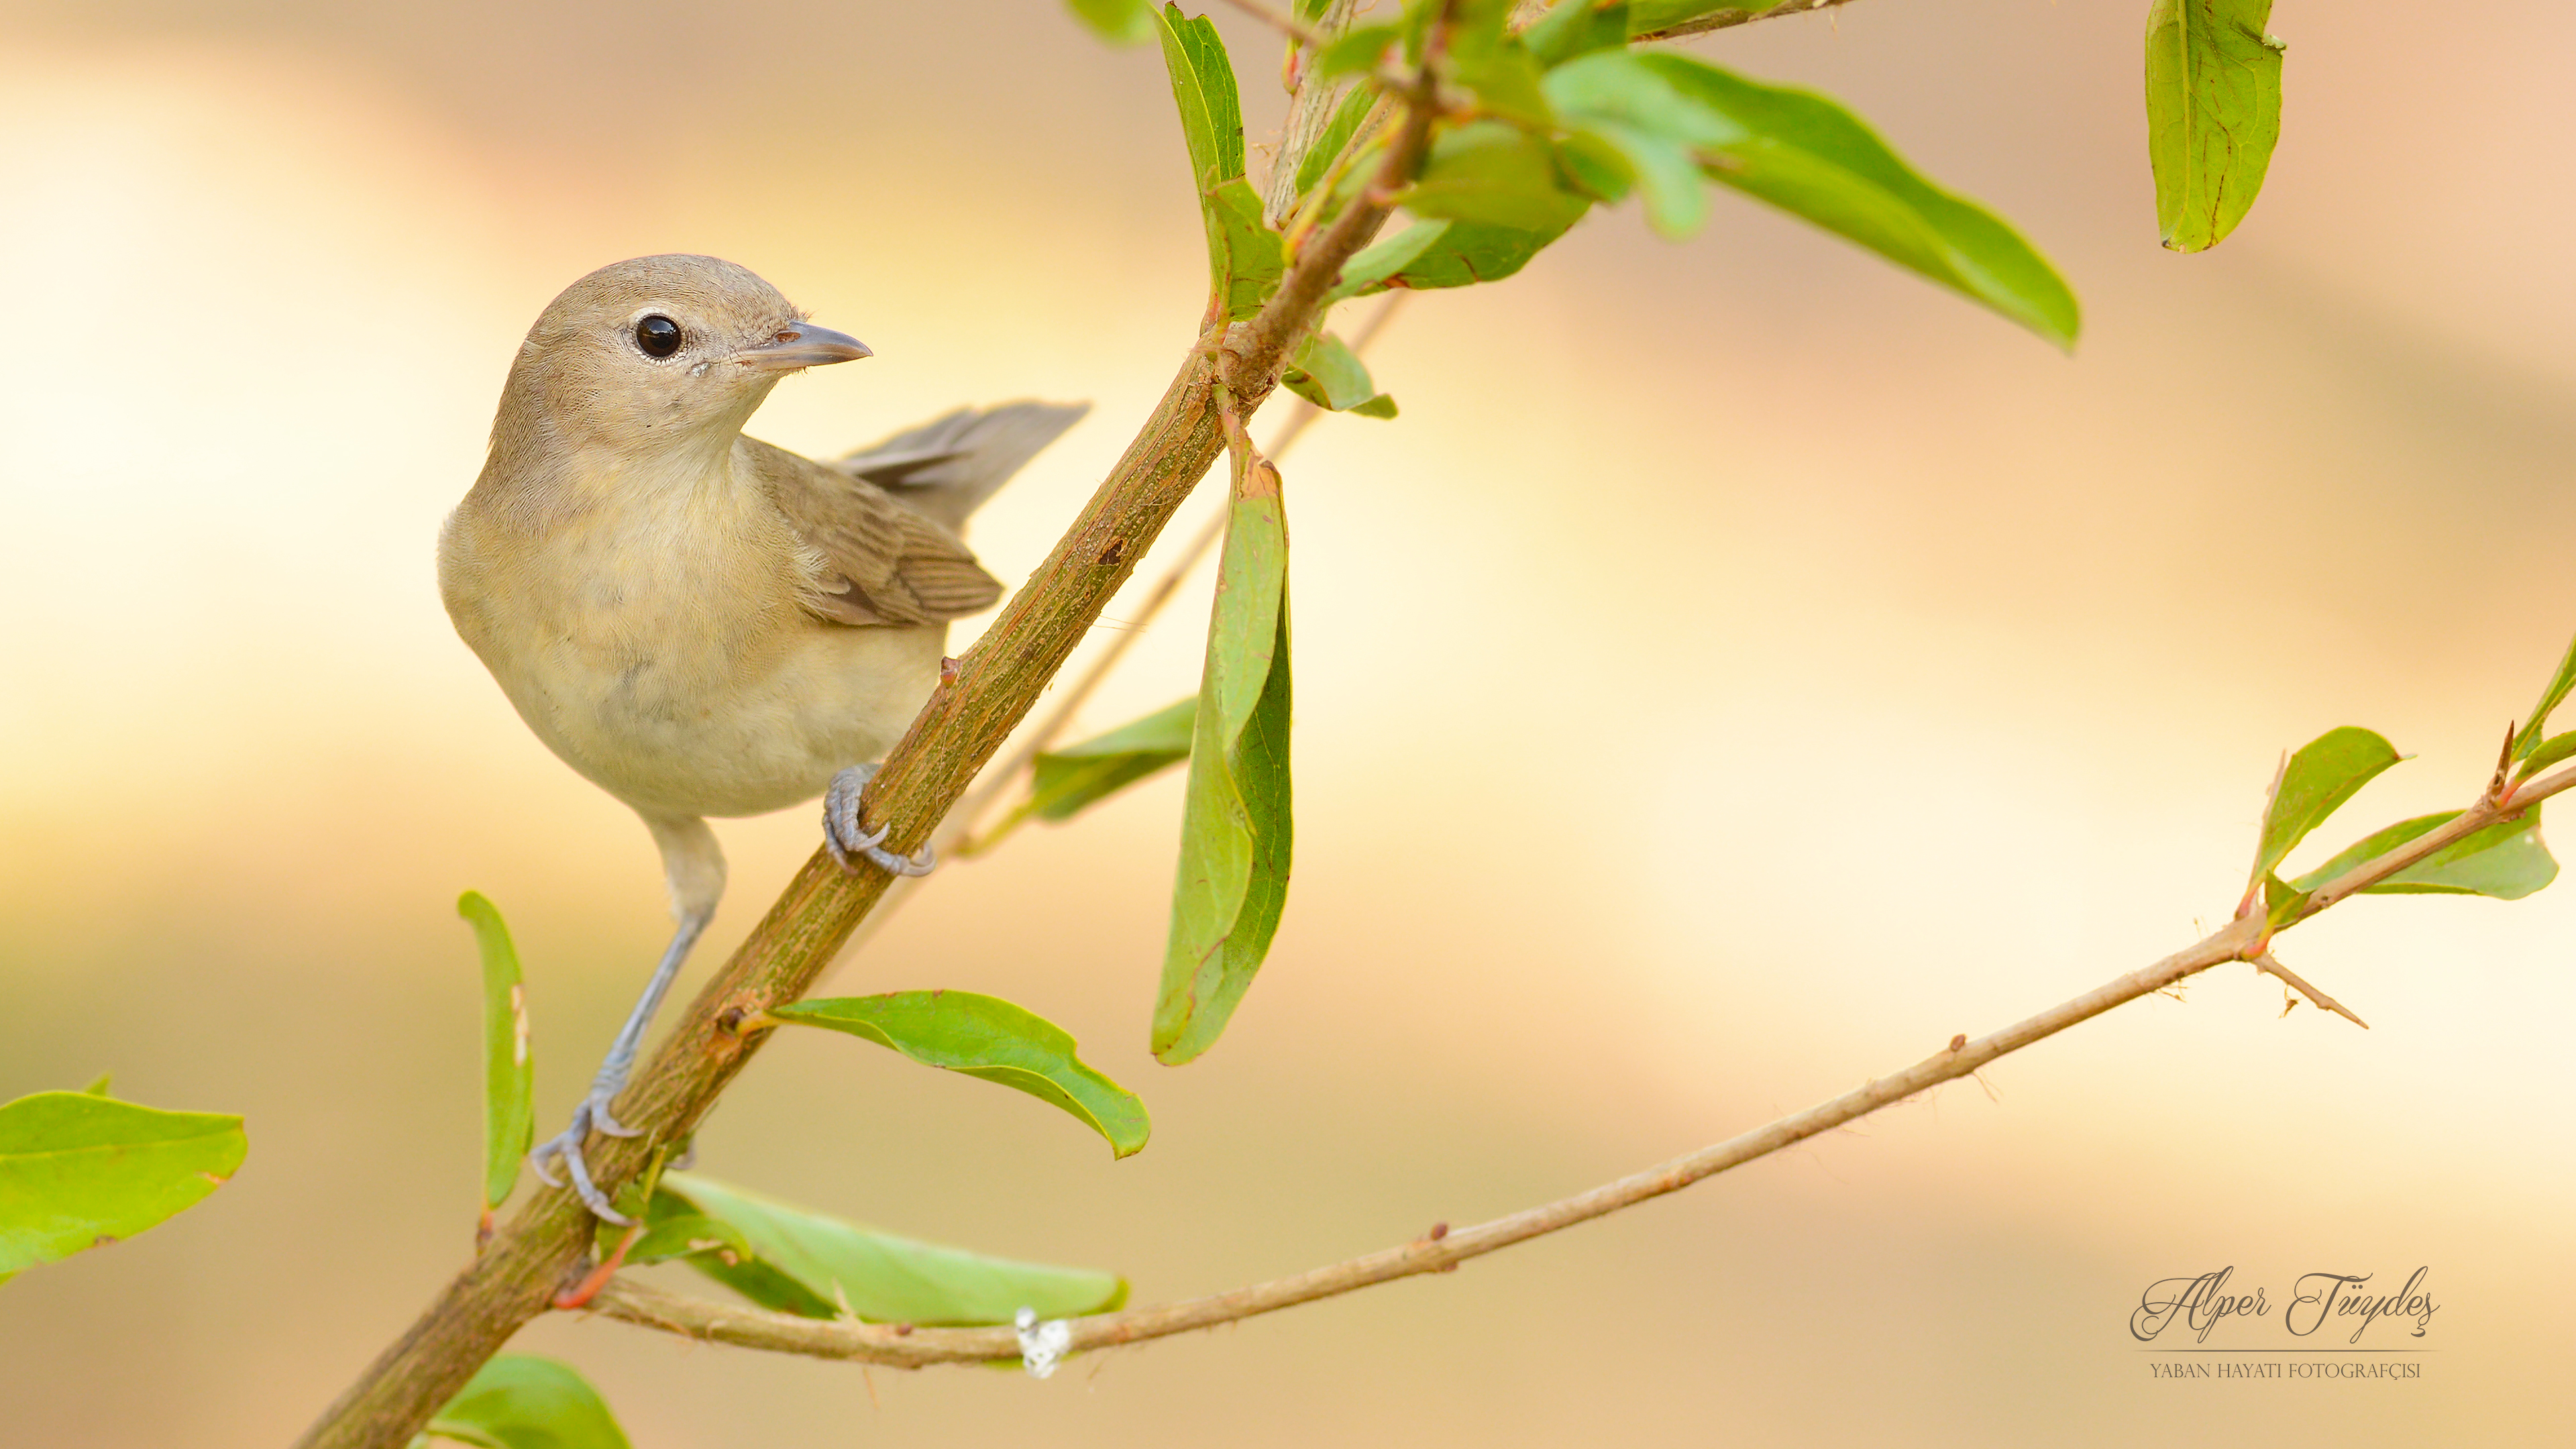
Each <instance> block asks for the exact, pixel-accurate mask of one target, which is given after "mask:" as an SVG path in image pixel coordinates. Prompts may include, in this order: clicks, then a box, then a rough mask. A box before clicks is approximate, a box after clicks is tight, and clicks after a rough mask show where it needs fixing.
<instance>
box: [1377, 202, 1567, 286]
mask: <svg viewBox="0 0 2576 1449" xmlns="http://www.w3.org/2000/svg"><path fill="white" fill-rule="evenodd" d="M1576 219H1579V218H1576ZM1573 225H1574V220H1568V221H1567V222H1566V223H1565V224H1564V225H1563V226H1553V227H1544V228H1541V229H1539V230H1537V231H1528V230H1524V229H1522V228H1519V227H1510V226H1490V225H1487V224H1485V223H1483V222H1458V223H1456V224H1454V225H1452V226H1450V228H1449V229H1448V230H1447V231H1446V232H1443V233H1441V235H1440V236H1439V237H1438V239H1437V240H1435V241H1434V242H1433V243H1432V244H1431V245H1430V246H1429V247H1427V248H1425V249H1424V251H1423V253H1422V255H1421V256H1419V257H1416V258H1415V259H1414V260H1412V261H1411V262H1408V263H1406V264H1405V267H1404V269H1403V270H1402V271H1399V272H1397V273H1396V274H1395V276H1394V277H1393V278H1392V279H1391V281H1392V283H1393V285H1396V286H1401V287H1412V288H1416V289H1418V290H1429V289H1431V288H1434V287H1466V286H1472V285H1474V284H1476V283H1478V282H1499V281H1501V280H1502V279H1503V278H1505V277H1508V276H1510V275H1512V274H1513V273H1514V272H1517V271H1519V270H1520V269H1521V268H1522V267H1524V266H1527V265H1528V264H1529V260H1530V258H1532V257H1534V256H1537V255H1538V254H1539V252H1540V251H1541V250H1542V249H1544V248H1545V247H1546V246H1547V245H1548V243H1550V242H1553V241H1555V240H1556V239H1557V238H1558V237H1561V236H1563V235H1565V233H1566V231H1567V229H1568V228H1570V227H1572V226H1573Z"/></svg>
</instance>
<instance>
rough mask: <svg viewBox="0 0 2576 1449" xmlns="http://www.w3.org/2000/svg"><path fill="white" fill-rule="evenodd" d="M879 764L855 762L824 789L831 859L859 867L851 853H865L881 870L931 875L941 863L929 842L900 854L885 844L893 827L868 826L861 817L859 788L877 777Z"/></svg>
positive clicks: (826, 838)
mask: <svg viewBox="0 0 2576 1449" xmlns="http://www.w3.org/2000/svg"><path fill="white" fill-rule="evenodd" d="M878 768H879V767H878V766H876V765H872V764H870V765H852V766H850V767H849V768H848V769H845V770H843V771H841V772H840V773H839V774H837V775H834V776H833V777H832V784H831V788H829V789H827V790H825V791H824V792H823V844H824V847H825V848H826V849H828V850H830V851H831V852H832V859H834V860H835V861H838V862H839V863H840V866H841V869H843V870H845V871H856V870H857V869H858V865H857V864H856V863H855V862H854V861H853V860H852V859H851V857H852V856H864V857H866V858H867V859H868V860H869V861H871V862H872V863H874V864H875V865H876V867H877V868H878V869H879V870H882V871H885V872H886V873H887V874H889V875H915V876H918V875H928V874H930V871H931V867H933V866H935V865H937V864H938V863H939V858H938V856H937V855H935V854H934V853H932V851H931V849H930V847H929V846H927V845H925V846H923V847H922V848H921V853H920V854H919V855H897V854H895V853H894V852H893V851H891V850H888V849H886V848H885V838H886V832H887V830H888V829H890V828H891V827H888V826H883V825H880V826H878V827H877V828H876V829H874V830H870V829H868V828H867V827H866V826H864V825H863V824H861V823H860V821H859V792H861V791H862V790H865V789H866V788H867V785H868V781H870V780H872V779H874V778H876V773H877V770H878Z"/></svg>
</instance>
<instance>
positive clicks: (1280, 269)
mask: <svg viewBox="0 0 2576 1449" xmlns="http://www.w3.org/2000/svg"><path fill="white" fill-rule="evenodd" d="M1206 213H1207V224H1208V265H1209V269H1210V271H1211V273H1212V275H1213V279H1214V280H1213V285H1214V287H1215V292H1216V295H1217V296H1219V297H1222V298H1224V299H1225V320H1227V321H1228V322H1240V321H1242V320H1243V319H1244V318H1246V317H1249V316H1251V315H1252V314H1254V313H1255V312H1258V311H1260V310H1261V304H1262V303H1264V302H1267V301H1269V300H1270V294H1271V293H1273V292H1276V291H1278V290H1279V279H1280V278H1281V277H1282V276H1284V275H1285V274H1286V273H1287V270H1288V262H1287V257H1286V255H1285V252H1284V249H1283V248H1282V246H1281V243H1280V239H1279V233H1277V232H1275V231H1272V230H1271V229H1270V228H1269V227H1268V226H1266V225H1264V224H1263V222H1262V219H1261V194H1260V193H1259V192H1256V191H1254V190H1253V189H1252V183H1251V182H1249V181H1246V180H1244V179H1243V178H1242V177H1240V176H1237V177H1235V178H1233V179H1232V180H1230V181H1227V182H1225V183H1224V184H1222V185H1220V186H1218V187H1217V189H1216V190H1215V191H1213V192H1210V193H1209V194H1208V197H1207V206H1206Z"/></svg>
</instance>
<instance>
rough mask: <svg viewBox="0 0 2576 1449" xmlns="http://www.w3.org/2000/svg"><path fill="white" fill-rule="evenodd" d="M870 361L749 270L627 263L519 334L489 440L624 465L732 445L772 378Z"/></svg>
mask: <svg viewBox="0 0 2576 1449" xmlns="http://www.w3.org/2000/svg"><path fill="white" fill-rule="evenodd" d="M868 355H869V353H868V349H867V346H866V345H865V344H864V343H861V342H860V341H859V340H858V339H857V338H854V337H851V336H848V335H846V334H844V333H840V332H835V331H833V330H832V329H830V328H828V327H818V326H816V325H814V324H813V323H811V322H808V321H806V320H805V315H804V314H803V313H802V312H800V311H798V310H797V309H796V308H795V307H793V306H791V305H789V304H788V301H787V299H786V298H785V297H782V296H780V295H779V293H778V289H777V288H776V287H773V286H771V285H769V284H768V283H767V282H764V281H762V280H761V279H760V278H759V277H758V276H757V275H755V274H754V273H753V272H752V271H751V270H750V269H748V268H746V267H741V266H737V265H735V264H734V263H732V262H728V261H724V260H721V259H720V258H716V257H698V256H658V257H637V258H635V259H633V260H631V261H623V262H618V263H615V264H613V265H610V266H605V267H602V268H600V269H599V270H598V271H595V272H593V273H591V274H590V275H589V276H586V277H584V278H582V279H581V280H580V281H578V282H575V283H573V284H572V285H571V286H569V287H566V288H565V289H564V291H563V295H561V296H559V297H557V298H555V299H554V301H553V302H551V303H549V304H548V305H547V307H546V310H545V312H544V314H543V315H541V316H540V317H538V318H537V325H536V326H534V327H531V328H529V329H528V340H527V341H526V342H524V343H522V344H520V347H519V356H518V360H517V361H516V362H514V363H513V364H512V365H511V368H510V381H509V384H508V386H507V387H506V388H504V389H503V391H502V394H501V411H500V416H499V417H498V418H497V419H495V421H494V424H493V442H494V445H495V447H496V449H497V448H517V447H530V446H535V447H551V448H570V449H575V450H584V451H587V450H591V449H606V450H610V451H614V452H618V453H624V454H629V455H656V454H671V453H678V452H689V451H694V450H696V449H700V448H704V449H708V450H710V451H716V450H721V449H725V448H730V447H731V446H732V445H733V439H734V437H735V435H736V434H738V433H740V432H741V430H742V425H743V423H744V422H745V421H747V420H748V419H749V418H750V417H751V414H752V412H753V410H754V409H756V408H758V407H759V406H760V404H761V400H762V399H764V398H766V397H768V396H769V390H770V389H771V388H772V387H775V386H777V385H778V380H779V379H780V378H782V377H785V376H786V375H787V374H789V373H791V372H795V371H797V370H799V369H801V368H807V367H818V366H821V365H823V364H825V363H832V362H848V361H851V360H852V359H855V358H861V357H866V356H868Z"/></svg>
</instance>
